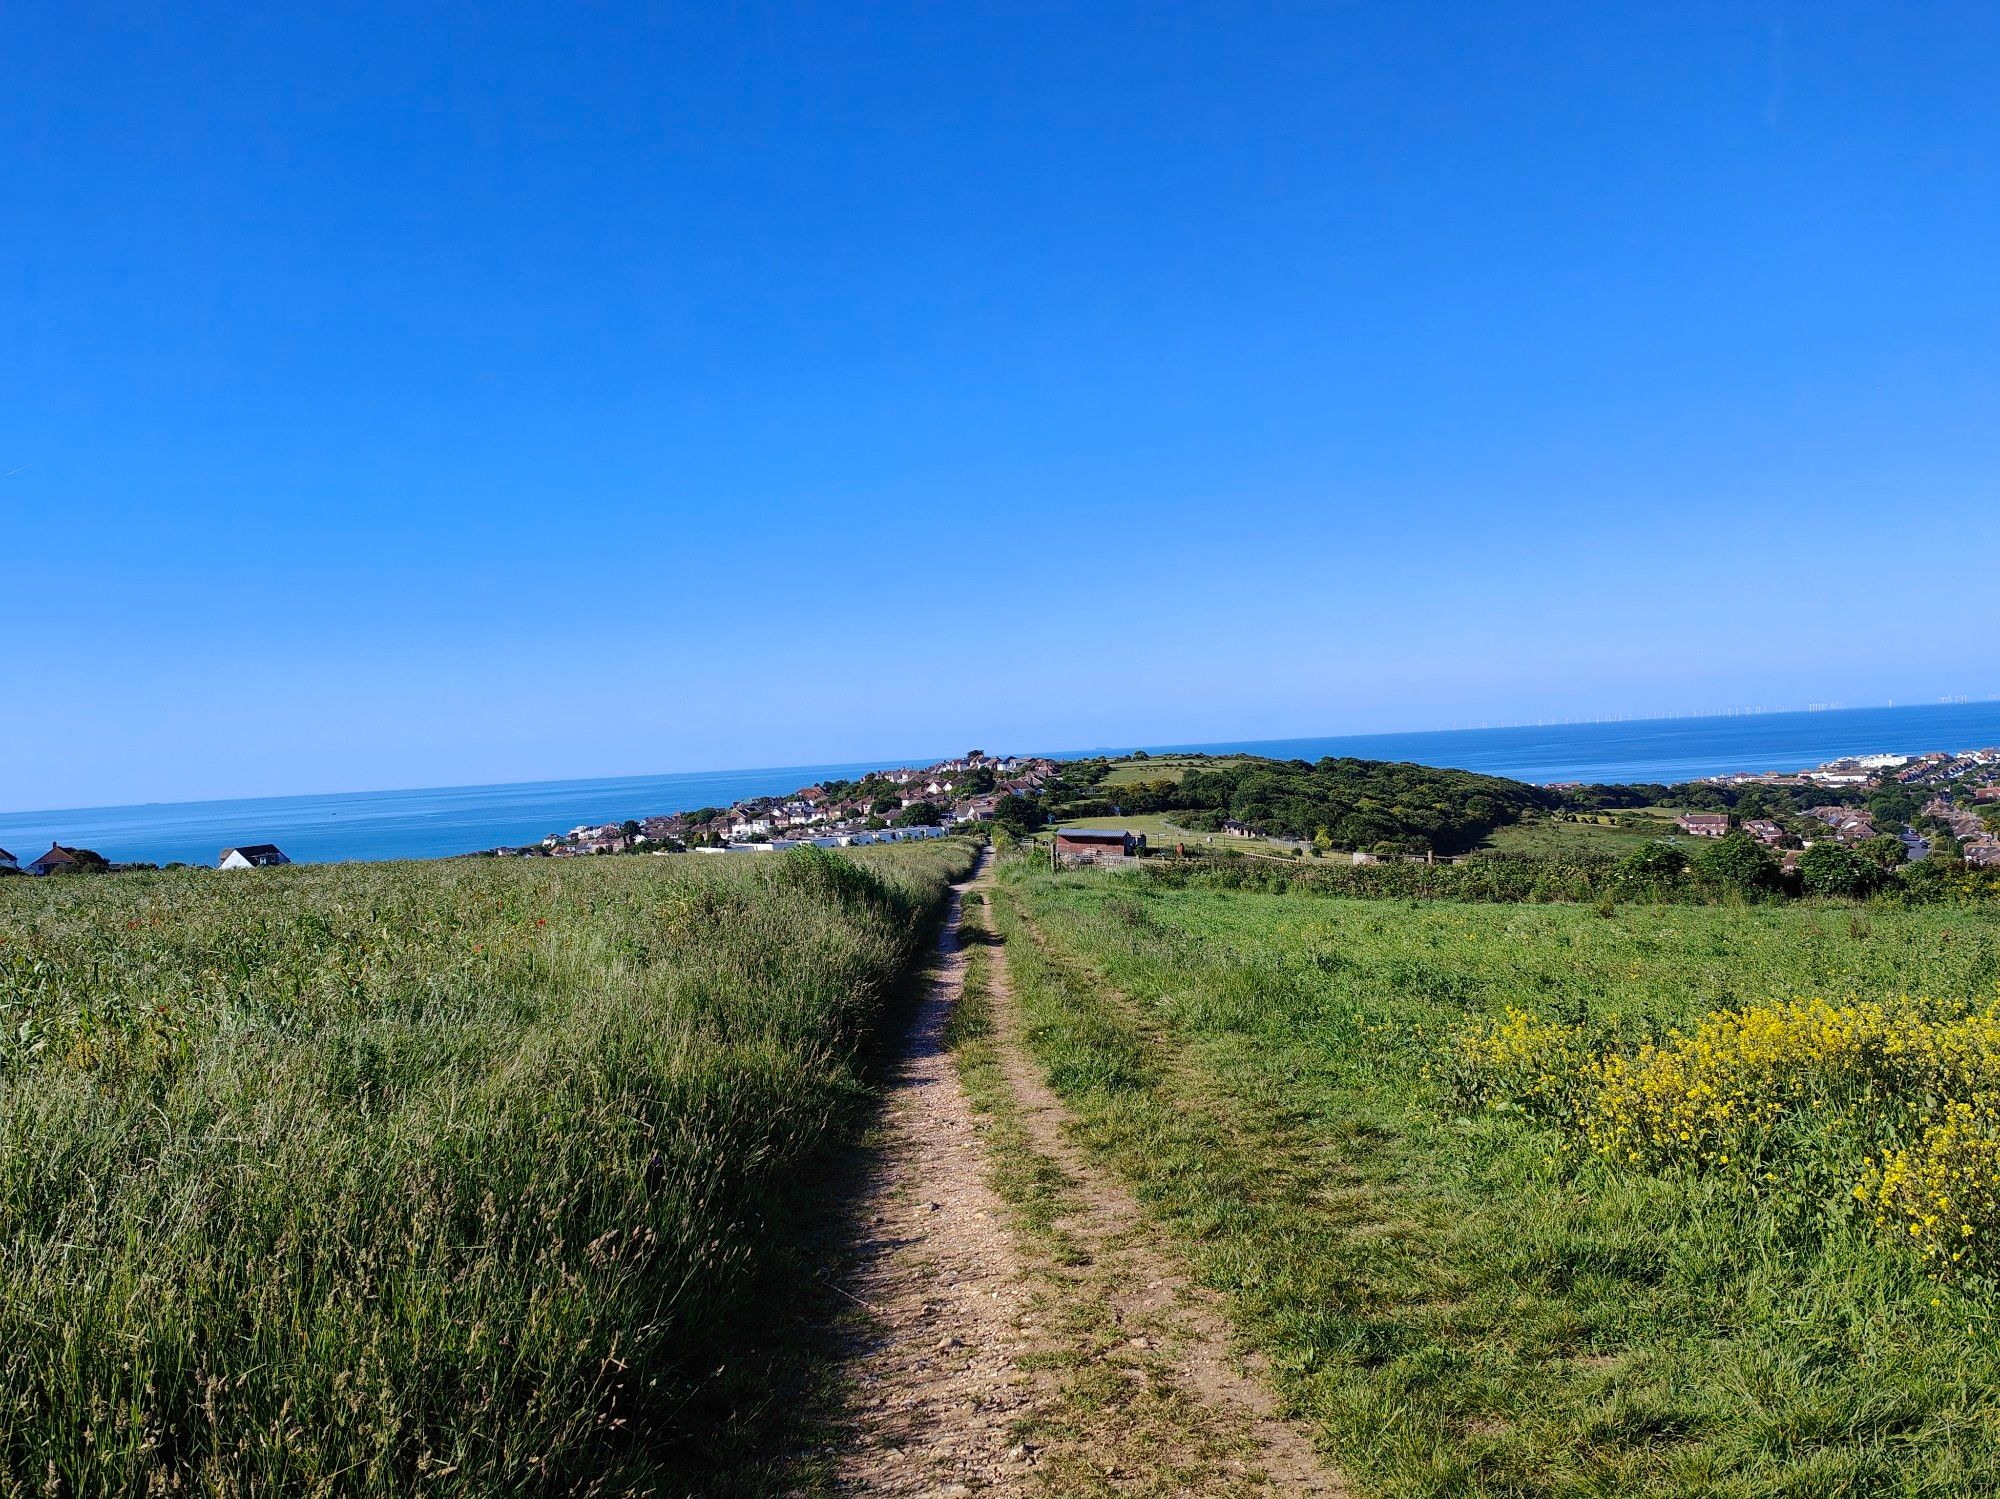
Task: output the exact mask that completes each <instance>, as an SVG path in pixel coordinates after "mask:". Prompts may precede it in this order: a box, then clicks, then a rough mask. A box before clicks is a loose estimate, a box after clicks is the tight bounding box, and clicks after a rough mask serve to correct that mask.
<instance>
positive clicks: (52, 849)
mask: <svg viewBox="0 0 2000 1499" xmlns="http://www.w3.org/2000/svg"><path fill="white" fill-rule="evenodd" d="M79 862H80V861H79V860H78V859H77V857H76V851H75V850H74V849H67V848H64V847H63V846H62V845H61V844H60V843H51V844H50V845H49V851H48V852H47V853H45V854H43V855H42V856H41V857H40V858H39V859H31V860H29V862H28V873H29V874H32V875H45V874H55V873H56V872H57V871H59V870H73V869H76V868H77V867H78V866H79Z"/></svg>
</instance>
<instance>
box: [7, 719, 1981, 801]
mask: <svg viewBox="0 0 2000 1499" xmlns="http://www.w3.org/2000/svg"><path fill="white" fill-rule="evenodd" d="M1995 702H2000V693H1992V694H1988V695H1987V696H1985V697H1980V698H1974V697H1970V696H1966V695H1963V694H1961V695H1957V696H1953V697H1945V698H1937V699H1927V700H1924V701H1921V702H1909V701H1905V702H1902V703H1900V704H1899V703H1898V702H1897V701H1896V700H1895V699H1894V698H1891V699H1890V700H1889V701H1888V702H1886V703H1857V704H1854V705H1852V706H1849V705H1846V704H1841V703H1814V704H1809V705H1808V706H1806V707H1804V708H1794V707H1782V708H1763V707H1758V708H1731V709H1723V710H1720V711H1703V712H1688V713H1643V714H1641V713H1634V714H1599V715H1596V716H1592V717H1579V718H1541V719H1535V720H1532V721H1530V720H1526V719H1523V720H1520V721H1518V722H1513V723H1479V724H1454V725H1451V726H1449V727H1446V728H1429V729H1370V730H1363V731H1359V732H1347V733H1325V734H1290V735H1278V736H1272V737H1268V738H1255V739H1237V740H1233V741H1226V742H1229V743H1234V744H1238V745H1280V744H1301V743H1307V742H1310V741H1313V740H1326V739H1398V738H1411V737H1416V736H1421V735H1432V734H1438V735H1444V734H1483V733H1502V732H1505V731H1508V730H1512V729H1535V728H1585V727H1596V726H1602V725H1609V724H1640V723H1678V722H1687V721H1697V720H1712V719H1729V718H1782V717H1787V716H1799V717H1804V716H1807V715H1814V716H1817V715H1823V714H1828V713H1866V712H1878V711H1882V710H1885V709H1891V708H1896V707H1899V706H1900V707H1903V708H1911V709H1914V708H1958V707H1972V706H1974V705H1976V704H1982V703H1995ZM1206 742H1208V743H1220V742H1225V741H1217V740H1210V741H1206ZM1138 750H1145V751H1147V752H1149V753H1165V754H1172V753H1194V752H1197V751H1198V746H1197V745H1196V744H1195V743H1193V742H1186V741H1184V742H1179V743H1168V742H1164V741H1162V742H1159V743H1144V744H1138V743H1128V744H1123V745H1115V744H1102V745H1095V746H1091V747H1088V748H1073V749H1064V750H1018V751H1009V752H1008V753H1010V754H1020V755H1029V756H1038V757H1041V758H1046V759H1052V760H1075V759H1087V758H1089V757H1091V756H1093V755H1102V754H1131V753H1134V752H1135V751H1138ZM957 753H960V754H963V753H964V751H958V752H957ZM943 758H945V759H949V758H951V757H950V756H949V755H947V756H944V757H943ZM935 763H937V761H935V760H915V759H893V758H889V757H883V756H876V757H872V758H863V759H858V760H822V761H817V762H802V763H799V764H795V765H741V766H727V765H717V766H704V767H702V768H700V769H698V770H660V771H640V772H636V773H632V774H626V775H618V774H596V775H581V776H547V777H542V778H539V779H533V780H513V781H453V782H445V783H441V784H437V785H428V786H375V787H361V788H353V789H348V790H338V791H280V792H270V793H265V794H263V795H257V796H199V797H184V798H180V799H176V800H164V801H163V800H151V801H143V802H98V803H94V804H89V805H78V806H69V807H20V808H7V809H0V817H48V816H56V815H60V814H64V813H83V812H117V811H130V810H134V809H137V808H142V807H200V806H219V805H224V804H228V803H235V802H281V801H313V800H319V799H322V798H328V797H358V796H412V795H421V794H424V793H430V792H439V791H490V790H502V789H506V788H510V787H526V786H578V785H585V784H588V783H591V782H594V781H648V780H666V779H671V778H674V777H684V776H702V775H758V774H763V773H766V772H776V771H784V770H850V769H861V768H864V767H866V768H875V767H880V768H884V769H911V768H917V767H919V766H922V765H929V764H935Z"/></svg>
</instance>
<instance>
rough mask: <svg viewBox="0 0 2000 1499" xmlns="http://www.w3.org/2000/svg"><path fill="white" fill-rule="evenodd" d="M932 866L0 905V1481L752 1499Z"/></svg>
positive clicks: (315, 874) (715, 863) (45, 1488)
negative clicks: (838, 1176)
mask: <svg viewBox="0 0 2000 1499" xmlns="http://www.w3.org/2000/svg"><path fill="white" fill-rule="evenodd" d="M966 862H967V854H966V852H965V850H964V849H963V848H962V847H956V846H952V847H913V848H910V849H897V850H890V851H884V852H883V853H882V854H880V855H875V856H873V857H870V858H868V859H858V860H850V859H844V858H839V857H835V856H832V855H819V854H793V855H787V856H783V857H781V858H773V859H755V860H752V859H745V860H695V859H687V860H678V859H674V860H668V859H649V860H623V859H618V860H578V861H574V862H572V863H569V864H566V865H548V864H542V863H532V864H530V863H520V864H515V863H500V862H484V861H482V862H469V861H468V862H452V863H438V864H422V865H377V866H351V867H346V868H298V869H289V870H280V871H269V872H259V873H256V874H249V875H241V876H218V875H215V874H213V873H210V872H195V871H187V872H172V873H163V874H157V875H133V876H115V877H107V878H103V879H93V880H76V881H68V882H61V881H50V882H36V883H34V884H29V883H28V882H25V881H17V882H9V884H8V885H7V886H5V887H0V1018H3V1019H4V1026H0V1034H4V1040H0V1271H3V1272H4V1273H0V1412H4V1416H0V1489H5V1490H7V1491H18V1492H27V1491H29V1490H31V1489H32V1490H33V1491H34V1492H37V1493H41V1492H52V1493H105V1492H130V1493H138V1492H151V1491H152V1490H153V1489H156V1488H157V1489H159V1490H160V1491H162V1492H168V1491H178V1490H179V1489H181V1488H186V1489H190V1490H199V1491H208V1492H217V1493H248V1492H301V1493H318V1492H325V1493H332V1492H339V1493H372V1494H390V1493H395V1494H404V1493H411V1492H416V1491H419V1490H421V1491H425V1492H433V1493H462V1494H473V1493H478V1494H487V1493H494V1492H509V1493H557V1492H561V1493H569V1492H581V1491H590V1492H598V1491H602V1492H607V1493H617V1492H625V1491H631V1490H654V1491H666V1492H677V1491H679V1492H687V1491H695V1490H699V1491H702V1492H718V1491H728V1490H732V1489H733V1490H747V1491H754V1490H757V1489H760V1488H763V1487H767V1486H770V1485H774V1484H777V1483H779V1482H780V1481H781V1476H780V1474H779V1472H778V1465H777V1464H776V1463H775V1461H774V1460H773V1459H772V1457H771V1456H770V1454H771V1453H772V1452H774V1451H777V1450H782V1448H783V1446H784V1442H783V1441H782V1440H781V1439H779V1438H778V1437H777V1435H776V1434H778V1433H780V1432H781V1431H782V1430H783V1429H784V1428H785V1426H786V1424H787V1423H788V1422H789V1421H790V1420H792V1419H793V1418H792V1416H791V1415H790V1409H791V1407H790V1404H789V1402H788V1399H787V1391H788V1390H789V1389H790V1388H792V1387H793V1386H794V1385H795V1384H796V1383H797V1380H798V1379H799V1378H800V1377H801V1376H802V1372H803V1371H802V1368H801V1360H802V1359H803V1357H804V1354H803V1348H804V1339H805V1338H806V1336H807V1333H808V1329H807V1328H806V1327H805V1326H804V1325H803V1319H802V1318H801V1316H800V1313H799V1310H798V1309H797V1307H796V1305H795V1303H793V1302H791V1301H790V1300H787V1299H784V1298H777V1297H773V1296H770V1295H768V1294H766V1293H767V1291H768V1290H769V1289H770V1287H771V1286H772V1285H773V1283H774V1282H775V1281H776V1280H778V1279H780V1278H783V1279H790V1278H791V1277H792V1276H793V1275H795V1274H796V1273H797V1272H798V1270H799V1265H798V1263H797V1258H796V1257H797V1255H798V1253H799V1247H800V1245H801V1244H802V1243H803V1242H804V1237H805V1234H806V1231H807V1229H808V1227H809V1224H808V1221H807V1220H808V1219H809V1217H810V1216H811V1214H812V1213H813V1212H814V1211H815V1209H816V1208H817V1207H818V1205H819V1204H818V1203H817V1202H816V1201H815V1199H814V1197H813V1196H812V1188H811V1186H810V1184H811V1183H812V1182H813V1181H814V1180H815V1178H816V1176H818V1175H820V1174H821V1169H820V1168H821V1166H822V1165H823V1163H825V1162H827V1161H829V1160H830V1159H832V1158H833V1157H834V1156H835V1154H836V1153H837V1152H838V1151H839V1150H840V1149H841V1147H842V1146H844V1144H845V1143H846V1142H847V1141H849V1140H850V1139H851V1138H852V1136H853V1134H854V1132H855V1130H856V1129H857V1128H858V1127H859V1124H860V1122H861V1119H862V1116H863V1113H864V1109H863V1107H862V1105H863V1104H864V1102H865V1096H866V1095H865V1087H864V1081H863V1068H864V1065H865V1059H866V1055H867V1052H868V1047H869V1043H870V1041H871V1038H872V1037H873V1035H874V1033H875V1031H876V1028H877V1026H878V1023H879V1021H880V1019H881V1018H882V1016H883V1013H884V1010H885V1007H887V1006H889V1005H890V1004H891V1003H892V1002H893V1001H894V998H895V996H896V995H897V993H898V991H899V989H900V987H901V986H902V984H903V983H904V981H905V979H906V977H907V975H908V973H909V972H910V970H911V968H912V967H913V965H914V964H915V963H916V962H917V961H918V959H919V958H920V956H921V946H922V940H923V937H924V934H925V933H926V931H927V930H928V927H929V918H930V916H931V915H932V914H933V913H934V912H935V910H936V909H937V907H938V903H939V900H940V897H941V895H942V893H943V889H944V885H945V883H946V881H947V879H948V877H950V876H951V875H952V874H954V873H956V872H959V871H960V870H962V869H963V868H964V866H965V864H966Z"/></svg>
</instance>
